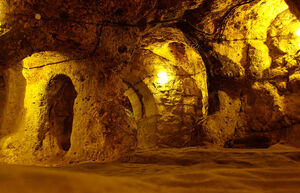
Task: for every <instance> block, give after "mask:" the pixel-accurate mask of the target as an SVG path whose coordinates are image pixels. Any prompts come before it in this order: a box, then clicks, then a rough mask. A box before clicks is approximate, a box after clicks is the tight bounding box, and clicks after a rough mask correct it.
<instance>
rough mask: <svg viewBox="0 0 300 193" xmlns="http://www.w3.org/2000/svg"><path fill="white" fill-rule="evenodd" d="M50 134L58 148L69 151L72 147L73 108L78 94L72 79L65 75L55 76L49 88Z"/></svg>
mask: <svg viewBox="0 0 300 193" xmlns="http://www.w3.org/2000/svg"><path fill="white" fill-rule="evenodd" d="M47 91H48V97H49V98H48V105H49V122H50V127H51V128H50V133H51V134H52V135H53V136H54V137H55V138H56V140H57V144H58V146H59V147H60V148H61V149H62V150H64V151H68V150H69V149H70V146H71V141H70V138H71V133H72V124H73V106H74V101H75V98H76V96H77V92H76V90H75V88H74V85H73V83H72V81H71V79H70V78H69V77H67V76H65V75H57V76H55V77H54V78H53V79H52V80H51V81H50V83H49V85H48V88H47Z"/></svg>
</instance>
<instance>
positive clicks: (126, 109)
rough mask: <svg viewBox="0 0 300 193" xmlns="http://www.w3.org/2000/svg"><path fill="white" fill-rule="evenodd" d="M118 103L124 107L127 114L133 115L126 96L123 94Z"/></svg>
mask: <svg viewBox="0 0 300 193" xmlns="http://www.w3.org/2000/svg"><path fill="white" fill-rule="evenodd" d="M120 104H121V105H122V106H123V107H124V109H125V112H126V114H127V115H128V116H130V117H134V113H133V108H132V105H131V102H130V100H129V98H128V97H127V96H123V97H122V98H121V99H120Z"/></svg>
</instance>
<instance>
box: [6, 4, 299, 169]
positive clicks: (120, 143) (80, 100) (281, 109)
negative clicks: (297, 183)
mask: <svg viewBox="0 0 300 193" xmlns="http://www.w3.org/2000/svg"><path fill="white" fill-rule="evenodd" d="M298 29H300V21H299V6H298V4H297V2H296V1H292V0H286V1H284V0H249V1H244V0H242V1H233V0H226V1H220V0H213V1H206V0H183V1H177V0H176V1H174V0H173V1H170V0H157V1H148V0H147V1H146V0H134V1H133V0H130V1H117V0H114V1H108V0H101V1H77V0H75V1H74V0H73V1H71V0H70V1H61V0H56V1H52V0H51V1H50V0H42V1H34V0H25V1H24V0H22V1H20V0H12V1H5V0H1V3H0V53H1V54H0V97H1V101H0V105H1V106H0V121H1V123H0V137H1V143H0V145H1V159H2V160H4V161H6V162H10V163H22V164H42V165H45V164H61V163H73V162H82V161H91V160H92V161H111V160H115V159H118V158H120V157H121V156H123V155H126V154H128V152H130V151H134V150H135V149H136V148H156V147H184V146H191V145H203V144H207V143H212V144H215V145H218V146H221V147H223V146H225V147H244V148H249V147H251V148H255V147H268V146H270V145H272V144H275V143H278V142H279V141H281V142H282V141H285V142H287V143H290V144H292V145H294V146H299V144H298V143H297V142H296V140H295V136H298V135H299V131H298V130H299V129H298V125H299V123H300V117H299V115H300V97H299V96H300V93H299V88H300V64H299V58H300V55H299V54H300V52H299V48H300V35H297V33H296V32H297V30H298ZM57 77H63V78H62V79H57ZM129 103H130V104H129Z"/></svg>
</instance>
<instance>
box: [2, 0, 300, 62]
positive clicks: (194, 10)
mask: <svg viewBox="0 0 300 193" xmlns="http://www.w3.org/2000/svg"><path fill="white" fill-rule="evenodd" d="M259 2H260V1H259V0H241V1H238V2H237V1H233V0H227V1H220V0H214V1H206V0H176V1H174V0H173V1H170V0H153V1H152V0H151V1H146V0H130V1H118V0H113V1H111V0H109V1H108V0H97V1H94V0H87V1H80V0H76V1H74V0H72V1H71V0H70V1H68V0H67V1H62V0H55V1H52V0H51V1H48V0H43V1H35V0H21V1H20V0H2V1H1V17H0V19H1V32H2V35H1V39H0V43H1V45H3V46H1V53H2V54H1V58H0V63H1V66H4V65H5V63H6V65H7V63H10V62H9V61H10V60H12V61H13V62H15V60H16V58H17V60H20V59H22V58H24V57H26V56H28V55H30V54H32V53H34V52H39V51H44V50H59V51H61V52H74V51H75V52H77V53H80V54H81V57H87V56H90V55H101V54H102V55H103V54H105V55H110V57H111V58H114V59H116V60H120V59H121V61H122V60H123V61H124V60H125V61H126V59H128V57H130V53H132V52H133V50H134V49H135V47H136V43H137V42H138V41H139V39H140V38H141V36H142V35H143V34H146V33H147V32H149V31H151V30H156V29H157V28H159V27H160V26H165V25H168V26H173V27H177V28H181V29H183V30H184V31H186V33H189V32H190V31H195V30H199V31H200V33H202V35H203V34H204V35H207V34H206V33H211V32H212V33H213V34H214V36H213V37H211V36H209V38H210V39H211V38H212V39H214V40H220V38H222V33H223V31H224V28H225V26H226V23H227V22H228V19H229V18H230V17H232V14H233V13H234V12H235V11H236V9H237V8H239V7H240V6H244V5H247V6H253V5H255V4H257V3H259ZM287 3H289V5H290V6H291V7H292V10H293V11H294V12H295V13H298V12H297V10H298V9H299V5H297V3H296V0H294V1H292V0H287ZM298 16H299V15H298ZM175 24H177V26H176V25H175ZM206 25H210V26H209V27H210V28H211V30H210V31H209V32H207V30H206V29H205V28H207V27H206ZM105 28H106V29H105ZM202 30H203V31H202ZM120 52H121V53H120ZM121 55H122V56H121ZM16 56H18V57H16ZM125 58H126V59H125Z"/></svg>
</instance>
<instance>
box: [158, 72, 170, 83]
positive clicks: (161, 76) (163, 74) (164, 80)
mask: <svg viewBox="0 0 300 193" xmlns="http://www.w3.org/2000/svg"><path fill="white" fill-rule="evenodd" d="M157 76H158V80H157V82H158V83H159V84H165V83H167V82H168V81H169V77H168V74H167V73H166V72H164V71H162V72H160V73H158V74H157Z"/></svg>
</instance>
